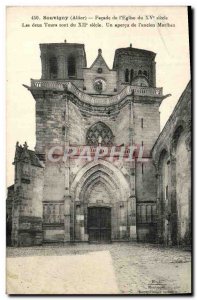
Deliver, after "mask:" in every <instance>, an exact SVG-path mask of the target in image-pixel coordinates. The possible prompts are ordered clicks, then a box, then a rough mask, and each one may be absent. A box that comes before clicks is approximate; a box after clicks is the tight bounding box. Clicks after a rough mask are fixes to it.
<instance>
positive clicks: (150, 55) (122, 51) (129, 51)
mask: <svg viewBox="0 0 197 300" xmlns="http://www.w3.org/2000/svg"><path fill="white" fill-rule="evenodd" d="M119 54H128V55H132V56H138V57H140V56H141V57H142V56H143V57H147V58H149V59H151V60H154V59H155V56H156V53H155V52H153V51H149V50H145V49H138V48H133V47H132V46H130V47H126V48H118V49H116V51H115V55H114V63H113V67H115V64H116V59H117V57H118V55H119Z"/></svg>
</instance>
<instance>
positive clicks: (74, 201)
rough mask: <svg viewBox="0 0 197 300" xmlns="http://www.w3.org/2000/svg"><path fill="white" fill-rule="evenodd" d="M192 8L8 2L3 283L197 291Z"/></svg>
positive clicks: (100, 290) (40, 288)
mask: <svg viewBox="0 0 197 300" xmlns="http://www.w3.org/2000/svg"><path fill="white" fill-rule="evenodd" d="M190 20H191V10H190V8H188V7H135V6H133V7H132V6H130V7H38V6H37V7H7V37H6V45H7V188H8V191H7V200H6V221H7V223H6V226H7V231H6V235H7V269H6V274H7V288H6V293H7V294H11V295H12V294H37V295H40V294H42V295H43V294H45V295H46V294H55V295H56V294H64V295H90V294H91V295H139V294H140V295H153V294H157V295H161V294H166V295H169V294H171V295H177V294H191V293H192V277H191V275H192V274H191V268H192V265H191V248H192V247H191V246H192V236H191V226H192V221H191V219H192V214H191V207H192V199H191V194H192V193H191V70H190V42H191V40H190V39H189V37H190V35H189V32H190V30H189V27H190V26H191V25H190V26H189V24H191V21H190Z"/></svg>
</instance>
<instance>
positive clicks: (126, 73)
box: [125, 69, 129, 82]
mask: <svg viewBox="0 0 197 300" xmlns="http://www.w3.org/2000/svg"><path fill="white" fill-rule="evenodd" d="M125 82H129V70H128V69H126V70H125Z"/></svg>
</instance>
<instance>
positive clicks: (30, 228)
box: [12, 150, 44, 246]
mask: <svg viewBox="0 0 197 300" xmlns="http://www.w3.org/2000/svg"><path fill="white" fill-rule="evenodd" d="M23 151H28V150H23ZM27 153H28V152H27ZM15 172H16V178H15V185H14V199H13V210H12V245H17V246H29V245H40V244H42V241H43V237H42V211H43V205H42V200H43V181H44V169H43V168H42V167H41V166H35V165H32V163H31V159H30V157H29V161H28V160H26V161H24V160H22V158H21V160H20V159H19V160H17V161H15Z"/></svg>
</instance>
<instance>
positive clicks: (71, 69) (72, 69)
mask: <svg viewBox="0 0 197 300" xmlns="http://www.w3.org/2000/svg"><path fill="white" fill-rule="evenodd" d="M75 76H76V61H75V58H74V56H72V55H71V56H69V58H68V77H75Z"/></svg>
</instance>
